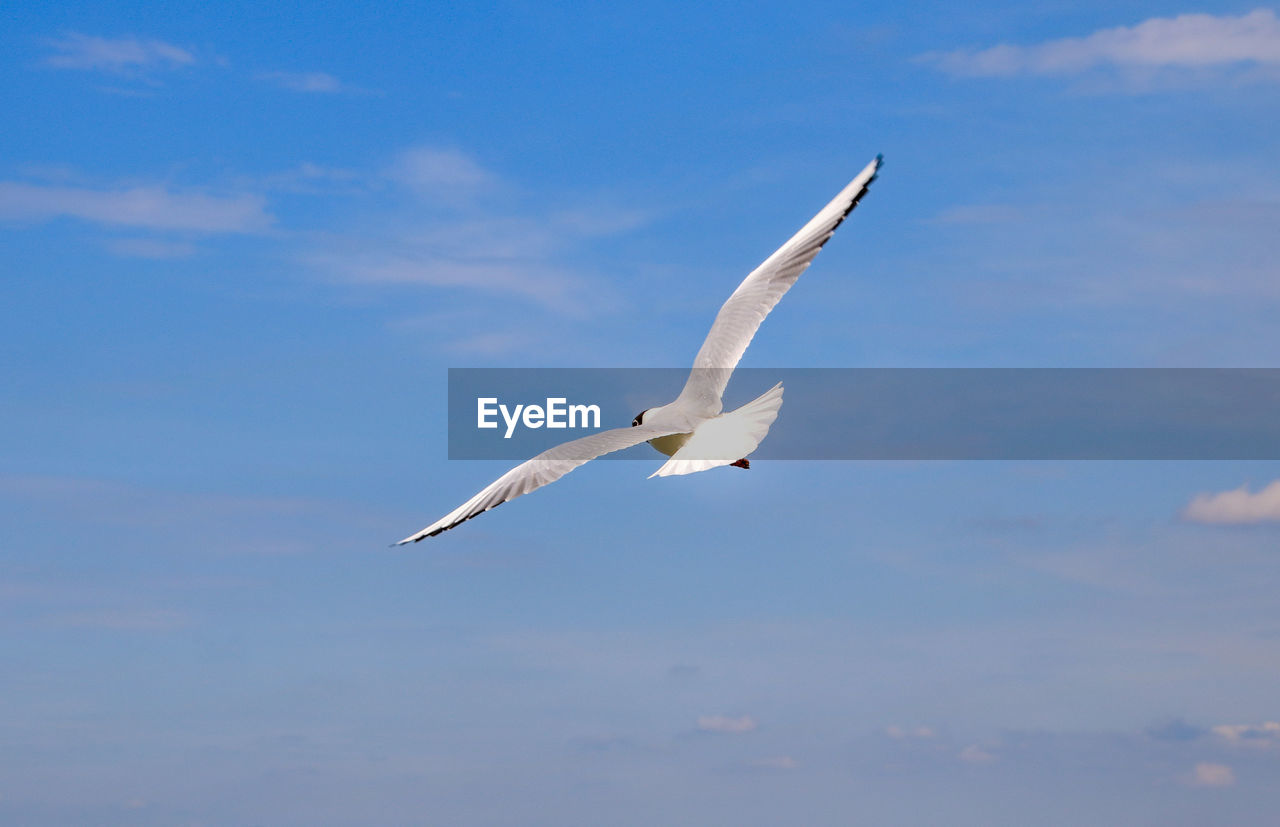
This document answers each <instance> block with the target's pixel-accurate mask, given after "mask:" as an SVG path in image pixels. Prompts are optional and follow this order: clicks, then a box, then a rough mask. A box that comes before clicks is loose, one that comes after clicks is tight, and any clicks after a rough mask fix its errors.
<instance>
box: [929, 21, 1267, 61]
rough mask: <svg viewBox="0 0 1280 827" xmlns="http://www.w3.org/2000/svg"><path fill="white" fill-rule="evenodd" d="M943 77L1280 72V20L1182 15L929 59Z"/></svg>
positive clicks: (964, 51) (958, 52)
mask: <svg viewBox="0 0 1280 827" xmlns="http://www.w3.org/2000/svg"><path fill="white" fill-rule="evenodd" d="M925 59H926V60H930V61H933V62H936V63H937V64H938V65H939V66H940V67H941V68H943V69H944V70H946V71H948V72H951V73H954V74H957V75H969V76H987V77H996V76H1012V75H1071V74H1079V73H1081V72H1085V71H1088V70H1089V69H1094V68H1098V67H1104V66H1112V67H1120V68H1126V69H1168V68H1181V69H1203V68H1207V67H1214V66H1233V65H1234V66H1241V65H1255V66H1256V65H1264V66H1271V65H1280V19H1278V18H1277V17H1276V15H1275V13H1274V12H1273V11H1271V10H1270V9H1257V10H1256V11H1252V12H1250V13H1248V14H1245V15H1241V16H1240V17H1230V16H1222V17H1216V16H1214V15H1210V14H1183V15H1179V16H1177V17H1153V18H1150V19H1149V20H1144V21H1143V22H1141V23H1139V24H1137V25H1136V26H1118V27H1116V28H1113V29H1102V30H1099V31H1096V32H1094V33H1093V34H1091V35H1088V36H1087V37H1068V38H1062V39H1060V40H1050V41H1046V42H1044V43H1039V44H1036V45H1031V46H1014V45H1009V44H1000V45H998V46H993V47H991V48H989V49H982V50H978V51H970V50H959V51H954V52H948V53H944V54H932V55H926V56H925Z"/></svg>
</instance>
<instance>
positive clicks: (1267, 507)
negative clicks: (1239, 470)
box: [1182, 480, 1280, 525]
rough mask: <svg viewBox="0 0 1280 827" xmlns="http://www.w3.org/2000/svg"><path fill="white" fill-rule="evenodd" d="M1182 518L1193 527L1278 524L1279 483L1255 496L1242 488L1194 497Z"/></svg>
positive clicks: (1279, 515)
mask: <svg viewBox="0 0 1280 827" xmlns="http://www.w3.org/2000/svg"><path fill="white" fill-rule="evenodd" d="M1182 516H1183V519H1186V520H1189V521H1190V522H1193V523H1216V524H1219V525H1246V524H1250V523H1265V522H1280V480H1276V481H1275V482H1273V483H1271V484H1270V485H1268V486H1267V487H1265V488H1263V489H1261V490H1260V491H1258V492H1256V493H1254V492H1251V491H1250V490H1249V488H1248V486H1245V485H1242V486H1240V487H1239V488H1236V489H1233V490H1231V491H1221V492H1218V493H1216V494H1214V493H1203V494H1197V495H1196V496H1195V498H1194V499H1193V500H1191V502H1190V503H1188V505H1187V507H1186V508H1185V509H1183V512H1182Z"/></svg>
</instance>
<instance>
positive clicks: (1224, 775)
mask: <svg viewBox="0 0 1280 827" xmlns="http://www.w3.org/2000/svg"><path fill="white" fill-rule="evenodd" d="M1186 782H1187V783H1188V784H1190V785H1191V786H1192V787H1230V786H1232V785H1233V784H1235V783H1236V774H1235V771H1234V770H1232V769H1231V767H1228V766H1227V765H1226V764H1212V763H1209V762H1207V761H1203V762H1201V763H1199V764H1196V766H1195V769H1193V770H1192V771H1191V774H1190V775H1188V776H1187V778H1186Z"/></svg>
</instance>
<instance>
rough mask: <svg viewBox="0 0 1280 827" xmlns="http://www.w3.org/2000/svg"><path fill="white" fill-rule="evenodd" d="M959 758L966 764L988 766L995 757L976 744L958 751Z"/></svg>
mask: <svg viewBox="0 0 1280 827" xmlns="http://www.w3.org/2000/svg"><path fill="white" fill-rule="evenodd" d="M959 758H960V760H961V761H963V762H965V763H966V764H990V763H991V762H992V761H994V760H996V757H995V756H994V755H992V754H991V753H989V752H987V751H986V750H985V749H983V748H982V747H980V746H978V745H977V744H970V745H969V746H967V747H965V748H964V749H962V750H960V755H959Z"/></svg>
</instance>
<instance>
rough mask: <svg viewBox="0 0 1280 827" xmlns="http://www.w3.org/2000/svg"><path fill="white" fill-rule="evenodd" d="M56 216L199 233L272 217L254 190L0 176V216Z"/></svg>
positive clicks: (255, 226) (245, 226)
mask: <svg viewBox="0 0 1280 827" xmlns="http://www.w3.org/2000/svg"><path fill="white" fill-rule="evenodd" d="M60 217H67V218H79V219H82V220H84V221H93V222H95V223H99V224H113V225H118V226H124V227H145V228H148V229H152V230H188V231H193V232H200V233H250V232H257V231H260V230H264V229H266V228H267V227H268V226H270V224H271V222H272V217H271V216H270V215H269V214H268V213H267V212H266V209H265V203H264V201H263V199H262V198H261V197H260V196H257V195H249V194H240V195H231V196H216V195H206V194H204V193H196V192H172V191H170V190H168V189H166V188H165V187H162V186H138V187H128V188H123V189H107V190H101V189H88V188H83V187H58V186H40V185H36V184H25V183H20V182H17V181H0V219H10V220H23V221H47V220H49V219H53V218H60Z"/></svg>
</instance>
